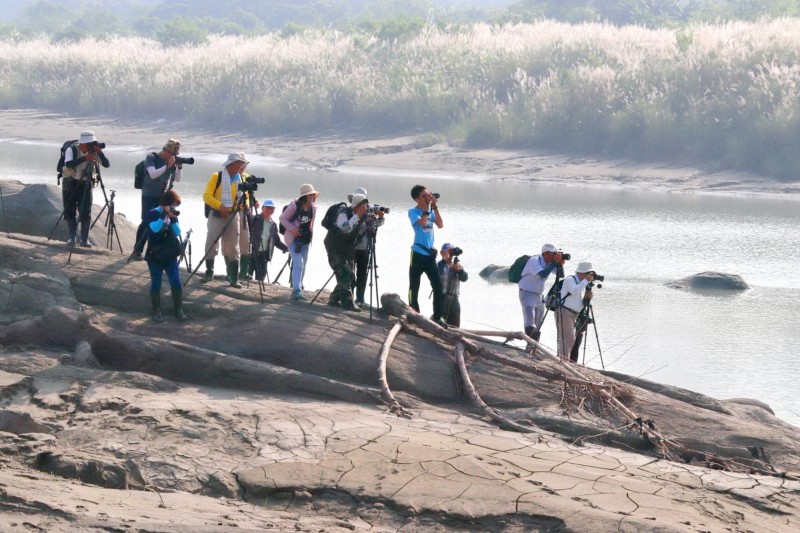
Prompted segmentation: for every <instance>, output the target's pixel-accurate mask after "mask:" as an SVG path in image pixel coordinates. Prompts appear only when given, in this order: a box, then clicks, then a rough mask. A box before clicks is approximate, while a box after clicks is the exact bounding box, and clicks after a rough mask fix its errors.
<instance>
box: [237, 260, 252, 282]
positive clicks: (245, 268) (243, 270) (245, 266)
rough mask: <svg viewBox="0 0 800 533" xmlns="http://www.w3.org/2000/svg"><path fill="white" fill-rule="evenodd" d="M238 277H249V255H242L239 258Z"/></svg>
mask: <svg viewBox="0 0 800 533" xmlns="http://www.w3.org/2000/svg"><path fill="white" fill-rule="evenodd" d="M239 279H247V280H249V279H251V278H250V256H249V255H243V256H242V258H241V259H240V260H239Z"/></svg>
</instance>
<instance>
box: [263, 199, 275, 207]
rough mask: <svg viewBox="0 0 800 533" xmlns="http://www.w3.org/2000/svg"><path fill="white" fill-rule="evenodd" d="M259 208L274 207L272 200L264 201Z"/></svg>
mask: <svg viewBox="0 0 800 533" xmlns="http://www.w3.org/2000/svg"><path fill="white" fill-rule="evenodd" d="M261 207H275V202H273V201H272V200H264V202H263V203H262V204H261Z"/></svg>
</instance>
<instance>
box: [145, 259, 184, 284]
mask: <svg viewBox="0 0 800 533" xmlns="http://www.w3.org/2000/svg"><path fill="white" fill-rule="evenodd" d="M147 268H148V269H150V292H161V278H162V276H163V275H164V271H165V270H166V271H167V279H169V284H170V287H171V288H172V291H173V292H174V291H181V290H182V289H183V286H182V285H181V276H180V273H179V272H178V260H177V259H173V260H172V261H170V262H169V263H167V264H166V265H162V264H159V263H156V262H155V261H152V260H150V261H148V262H147Z"/></svg>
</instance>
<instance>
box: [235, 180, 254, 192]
mask: <svg viewBox="0 0 800 533" xmlns="http://www.w3.org/2000/svg"><path fill="white" fill-rule="evenodd" d="M239 190H240V191H242V192H253V191H257V190H258V183H252V182H250V181H249V180H248V181H243V182H241V183H240V184H239Z"/></svg>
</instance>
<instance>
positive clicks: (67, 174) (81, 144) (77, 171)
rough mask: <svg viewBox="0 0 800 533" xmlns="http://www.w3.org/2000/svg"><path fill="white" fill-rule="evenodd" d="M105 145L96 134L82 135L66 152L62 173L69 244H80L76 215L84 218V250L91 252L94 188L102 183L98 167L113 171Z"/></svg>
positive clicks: (82, 222)
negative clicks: (101, 166) (78, 241)
mask: <svg viewBox="0 0 800 533" xmlns="http://www.w3.org/2000/svg"><path fill="white" fill-rule="evenodd" d="M105 147H106V145H105V143H101V142H98V141H97V137H95V136H94V132H91V131H84V132H81V135H80V138H79V139H78V142H76V143H73V144H72V145H71V146H69V147H68V148H67V149H66V150H65V151H64V168H63V170H62V171H61V173H62V176H63V178H64V179H63V181H62V183H61V198H62V201H63V202H64V219H65V220H66V221H67V227H68V228H69V239H68V240H67V244H69V245H70V246H74V245H75V242H76V240H77V233H78V221H77V219H76V212H78V213H79V214H80V221H81V241H80V244H81V246H82V247H84V248H91V247H92V245H91V244H90V243H89V229H90V228H91V223H92V187H94V186H95V184H96V183H97V182H98V181H99V180H100V174H99V172H98V169H97V163H98V161H99V162H100V164H101V165H103V168H108V167H109V162H108V158H106V156H105V154H104V153H103V148H105Z"/></svg>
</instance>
